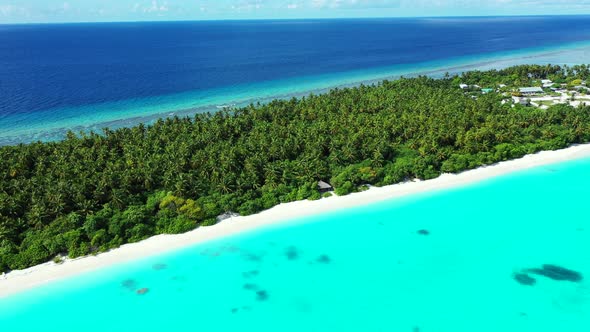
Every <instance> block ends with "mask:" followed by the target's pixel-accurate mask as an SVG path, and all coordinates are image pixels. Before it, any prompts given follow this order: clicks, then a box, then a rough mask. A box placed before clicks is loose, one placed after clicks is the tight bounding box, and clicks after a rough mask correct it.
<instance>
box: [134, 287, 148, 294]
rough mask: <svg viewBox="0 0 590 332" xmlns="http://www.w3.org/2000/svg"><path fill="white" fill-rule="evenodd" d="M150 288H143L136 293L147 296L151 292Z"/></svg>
mask: <svg viewBox="0 0 590 332" xmlns="http://www.w3.org/2000/svg"><path fill="white" fill-rule="evenodd" d="M149 291H150V290H149V288H141V289H138V290H137V291H136V293H137V295H145V294H147V293H148V292H149Z"/></svg>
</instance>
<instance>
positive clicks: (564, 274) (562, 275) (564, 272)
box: [527, 264, 583, 282]
mask: <svg viewBox="0 0 590 332" xmlns="http://www.w3.org/2000/svg"><path fill="white" fill-rule="evenodd" d="M527 272H529V273H533V274H537V275H540V276H544V277H547V278H549V279H553V280H557V281H571V282H580V281H582V279H583V277H582V274H581V273H580V272H577V271H574V270H570V269H566V268H564V267H561V266H557V265H552V264H544V265H543V266H542V268H540V269H528V270H527Z"/></svg>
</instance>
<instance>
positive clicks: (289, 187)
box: [0, 65, 590, 272]
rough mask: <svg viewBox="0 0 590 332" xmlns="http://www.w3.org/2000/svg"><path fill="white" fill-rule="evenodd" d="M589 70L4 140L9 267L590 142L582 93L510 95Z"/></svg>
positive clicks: (421, 80)
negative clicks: (546, 100)
mask: <svg viewBox="0 0 590 332" xmlns="http://www.w3.org/2000/svg"><path fill="white" fill-rule="evenodd" d="M589 76H590V73H589V70H588V67H587V66H573V67H566V66H564V67H561V66H537V65H530V66H517V67H511V68H507V69H503V70H492V71H485V72H480V71H473V72H467V73H464V74H462V75H456V76H450V75H447V76H445V77H444V78H441V79H434V78H428V77H417V78H401V79H399V80H395V81H384V82H382V83H380V84H376V85H372V86H364V85H361V86H359V87H355V88H346V89H334V90H332V91H330V92H329V93H326V94H323V95H310V96H308V97H305V98H301V99H295V98H294V99H291V100H275V101H273V102H270V103H268V104H263V105H262V104H261V105H250V106H248V107H245V108H239V109H225V110H222V111H220V112H217V113H212V114H200V115H196V116H195V117H192V118H178V117H175V118H168V119H161V120H158V121H157V122H155V123H154V124H152V125H139V126H136V127H133V128H123V129H118V130H109V129H105V130H104V131H103V132H102V133H79V134H75V133H69V134H68V137H67V138H66V139H65V140H63V141H60V142H45V143H43V142H38V143H33V144H26V145H25V144H22V145H18V146H6V147H2V148H0V169H2V170H3V172H0V271H3V272H7V271H11V270H18V269H23V268H27V267H30V266H33V265H36V264H40V263H44V262H47V261H49V260H52V259H56V260H59V259H61V258H60V257H62V256H68V257H70V258H73V257H79V256H84V255H89V254H94V253H99V252H104V251H108V250H110V249H112V248H117V247H119V246H121V245H123V244H125V243H132V242H138V241H141V240H144V239H146V238H148V237H151V236H153V235H157V234H178V233H184V232H188V231H190V230H193V229H195V228H197V227H200V226H208V225H213V224H216V223H217V222H218V220H219V216H222V215H233V214H235V213H237V214H240V215H251V214H254V213H257V212H260V211H262V210H266V209H269V208H271V207H273V206H275V205H278V204H280V203H286V202H293V201H298V200H306V199H310V200H318V199H320V198H322V196H329V195H332V193H330V192H329V191H328V189H329V188H330V187H332V186H333V187H334V189H335V193H336V194H337V195H346V194H349V193H352V192H356V191H362V190H366V189H367V188H368V186H370V185H371V186H386V185H391V184H396V183H401V182H405V181H409V180H413V179H423V180H426V179H433V178H436V177H438V176H440V175H441V174H443V173H458V172H461V171H464V170H468V169H474V168H478V167H480V166H483V165H489V164H493V163H497V162H500V161H505V160H511V159H516V158H519V157H522V156H524V155H527V154H531V153H535V152H538V151H543V150H556V149H560V148H564V147H567V146H570V145H572V144H575V143H585V142H589V141H590V107H588V106H586V105H585V103H578V104H576V105H572V104H571V103H569V102H564V103H559V102H558V103H555V102H551V104H544V105H543V106H546V107H540V106H541V105H540V106H539V107H536V106H535V105H531V103H522V102H520V100H515V99H513V98H512V97H519V98H521V97H522V96H519V94H522V93H523V92H525V93H528V91H532V92H536V93H541V92H540V91H539V90H538V89H534V91H533V90H520V88H521V87H538V88H539V89H541V91H544V93H547V94H550V93H561V92H556V91H553V90H551V88H556V89H557V88H559V89H561V88H562V86H561V84H564V85H565V87H564V88H566V90H567V89H575V90H576V91H577V92H578V93H580V94H584V91H585V90H586V89H585V88H584V87H585V85H584V84H583V83H584V82H585V81H586V80H587V79H588V78H589ZM547 81H550V82H551V83H552V86H545V87H544V86H543V85H545V84H548V82H547ZM553 84H558V85H559V86H558V87H555V86H553ZM465 86H467V88H465ZM476 86H477V87H485V88H483V89H477V88H474V87H476ZM488 87H489V88H488ZM484 89H485V91H483V90H484ZM544 89H546V90H547V91H546V90H544ZM549 91H551V92H549ZM568 91H569V90H568ZM565 93H566V94H567V93H568V92H565ZM320 182H321V183H322V187H321V188H320V187H318V183H320ZM326 191H327V192H326Z"/></svg>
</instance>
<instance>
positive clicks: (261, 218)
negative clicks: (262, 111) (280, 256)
mask: <svg viewBox="0 0 590 332" xmlns="http://www.w3.org/2000/svg"><path fill="white" fill-rule="evenodd" d="M585 157H590V144H585V145H577V146H572V147H570V148H567V149H563V150H558V151H545V152H540V153H537V154H534V155H528V156H525V157H523V158H521V159H517V160H511V161H506V162H501V163H498V164H495V165H491V166H486V167H482V168H478V169H475V170H470V171H466V172H463V173H460V174H444V175H442V176H440V177H438V178H436V179H433V180H428V181H418V182H408V183H402V184H396V185H391V186H387V187H381V188H371V189H370V190H368V191H365V192H361V193H355V194H351V195H348V196H343V197H335V196H334V197H330V198H326V199H322V200H319V201H299V202H293V203H288V204H281V205H279V206H276V207H274V208H272V209H270V210H267V211H263V212H261V213H259V214H256V215H252V216H247V217H234V218H232V219H228V220H225V221H223V222H221V223H219V224H217V225H215V226H211V227H205V228H199V229H196V230H194V231H192V232H189V233H185V234H180V235H158V236H155V237H152V238H150V239H147V240H144V241H142V242H138V243H133V244H127V245H124V246H122V247H120V248H118V249H114V250H111V251H109V252H106V253H102V254H99V255H96V256H89V257H83V258H78V259H74V260H67V261H66V262H64V263H62V264H59V265H58V264H55V263H53V262H50V263H46V264H42V265H38V266H34V267H31V268H29V269H26V270H22V271H13V272H11V273H8V274H5V275H3V276H0V298H2V297H7V296H9V295H12V294H15V293H18V292H22V291H24V290H27V289H30V288H34V287H37V286H40V285H43V284H46V283H49V282H51V281H54V280H59V279H63V278H67V277H71V276H74V275H77V274H81V273H85V272H89V271H92V270H96V269H100V268H103V267H107V266H111V265H114V264H120V263H124V262H128V261H132V260H135V259H139V258H143V257H148V256H152V255H156V254H161V253H165V252H168V251H173V250H176V249H180V248H183V247H187V246H191V245H194V244H198V243H202V242H205V241H209V240H213V239H218V238H222V237H226V236H230V235H234V234H238V233H242V232H246V231H249V230H254V229H257V228H260V227H263V226H266V225H273V224H279V223H282V222H285V221H290V220H293V219H295V218H301V217H306V216H310V215H316V214H320V213H326V212H330V211H334V210H339V209H343V208H349V207H354V206H360V205H367V204H370V203H375V202H379V201H383V200H389V199H393V198H397V197H402V196H406V195H411V194H417V193H421V192H427V191H433V190H442V189H447V188H453V187H459V186H464V185H467V184H470V183H475V182H478V181H482V180H485V179H488V178H491V177H495V176H500V175H504V174H508V173H511V172H514V171H519V170H524V169H528V168H533V167H538V166H543V165H548V164H553V163H559V162H564V161H569V160H574V159H580V158H585Z"/></svg>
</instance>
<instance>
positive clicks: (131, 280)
mask: <svg viewBox="0 0 590 332" xmlns="http://www.w3.org/2000/svg"><path fill="white" fill-rule="evenodd" d="M589 175H590V159H582V160H576V161H572V162H567V163H561V164H554V165H548V166H543V167H539V168H535V169H531V170H526V171H520V172H516V173H512V174H510V175H507V176H502V177H498V178H492V179H489V180H487V181H484V182H480V183H477V184H473V185H469V186H466V187H461V188H455V189H451V190H445V191H437V192H429V193H423V194H420V195H414V196H409V197H405V198H403V199H396V200H391V201H384V202H380V203H377V204H372V205H367V206H363V207H358V208H351V209H346V210H341V211H338V212H335V213H328V214H324V215H318V216H314V217H311V218H305V219H299V220H292V221H290V222H288V223H286V224H283V225H280V226H273V227H269V228H264V229H260V230H257V231H254V232H249V233H244V234H241V235H239V236H234V237H228V238H224V239H222V240H218V241H213V242H208V243H205V244H201V245H197V246H193V247H190V248H186V249H184V250H181V251H177V252H172V253H167V254H164V255H161V256H154V257H150V258H147V259H143V260H140V261H136V262H133V263H129V264H124V265H117V266H113V267H111V268H107V269H103V270H100V271H97V272H93V273H88V274H84V275H80V276H77V277H74V278H71V279H68V280H65V281H60V282H56V283H53V284H51V285H47V286H43V287H40V288H37V289H33V290H30V291H27V292H24V293H20V294H18V295H15V296H12V297H9V298H5V299H2V300H0V322H1V326H2V328H3V329H4V330H7V331H45V332H51V331H62V332H63V331H87V332H93V331H408V332H416V331H420V332H429V331H437V332H447V331H448V332H468V331H469V332H473V331H478V332H484V331H490V332H491V331H494V332H497V331H505V332H510V331H568V332H578V331H579V332H586V331H589V329H590V288H589V278H590V218H589V217H588V215H589V212H590V207H589V205H588V196H589V194H590V176H589ZM419 230H427V231H428V232H429V234H428V235H423V234H420V233H419ZM543 264H556V265H559V266H563V267H566V268H569V269H572V270H575V271H578V272H580V273H581V274H583V276H584V279H582V280H581V281H580V282H569V281H556V280H552V279H548V278H545V277H542V276H535V278H536V280H537V282H536V284H535V285H533V286H525V285H521V284H519V283H517V282H516V281H515V280H514V279H513V273H514V272H517V271H520V270H521V269H526V268H534V267H540V266H541V265H543ZM142 288H147V289H148V291H147V293H145V294H143V295H139V294H137V290H139V289H142Z"/></svg>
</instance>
